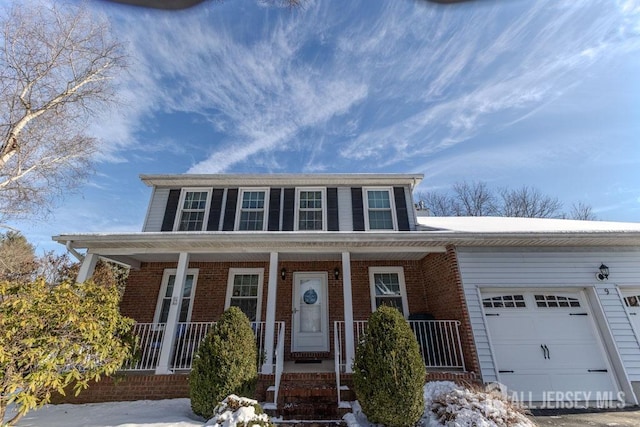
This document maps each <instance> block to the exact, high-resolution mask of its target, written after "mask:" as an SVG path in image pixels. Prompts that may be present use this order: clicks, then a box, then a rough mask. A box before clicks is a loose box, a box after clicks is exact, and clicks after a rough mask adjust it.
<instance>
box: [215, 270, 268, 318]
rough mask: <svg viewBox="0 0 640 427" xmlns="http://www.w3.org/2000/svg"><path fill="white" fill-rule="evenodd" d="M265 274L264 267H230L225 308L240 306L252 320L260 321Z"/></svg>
mask: <svg viewBox="0 0 640 427" xmlns="http://www.w3.org/2000/svg"><path fill="white" fill-rule="evenodd" d="M263 275H264V270H263V269H262V268H242V269H239V268H231V269H229V282H228V284H227V301H226V304H225V309H227V308H229V307H238V308H240V310H242V312H243V313H244V314H246V315H247V317H248V318H249V320H250V321H252V322H259V321H260V302H261V301H262V279H263Z"/></svg>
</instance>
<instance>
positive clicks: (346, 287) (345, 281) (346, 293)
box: [342, 252, 356, 373]
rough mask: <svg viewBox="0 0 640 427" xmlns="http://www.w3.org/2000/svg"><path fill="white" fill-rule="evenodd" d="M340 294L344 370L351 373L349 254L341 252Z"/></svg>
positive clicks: (353, 347) (351, 297)
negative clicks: (342, 305) (342, 310)
mask: <svg viewBox="0 0 640 427" xmlns="http://www.w3.org/2000/svg"><path fill="white" fill-rule="evenodd" d="M342 295H343V298H344V344H345V345H344V355H345V360H346V366H345V372H346V373H351V372H352V369H351V364H352V362H353V359H354V358H355V356H356V351H355V339H354V337H353V296H352V294H351V254H350V253H349V252H343V253H342Z"/></svg>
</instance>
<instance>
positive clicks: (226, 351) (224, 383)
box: [189, 307, 258, 419]
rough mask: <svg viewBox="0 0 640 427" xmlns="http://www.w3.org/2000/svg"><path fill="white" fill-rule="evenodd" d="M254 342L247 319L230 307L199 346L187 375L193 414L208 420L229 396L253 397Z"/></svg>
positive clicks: (254, 374) (236, 309)
mask: <svg viewBox="0 0 640 427" xmlns="http://www.w3.org/2000/svg"><path fill="white" fill-rule="evenodd" d="M256 361H257V350H256V340H255V336H254V333H253V329H251V324H250V323H249V319H248V318H247V316H246V315H245V314H244V313H243V312H242V311H241V310H240V309H239V308H237V307H230V308H229V309H228V310H227V311H225V312H224V313H223V314H222V316H221V317H220V319H219V320H218V321H217V322H216V323H215V324H214V325H213V326H212V328H211V330H210V331H209V333H208V334H207V336H206V337H205V339H204V340H203V342H202V343H201V344H200V347H199V348H198V351H197V353H196V356H195V358H194V360H193V366H192V370H191V374H190V376H189V395H190V398H191V409H192V410H193V412H194V413H196V414H198V415H200V416H203V417H205V418H207V419H208V418H210V417H211V416H212V415H213V414H214V410H215V407H216V405H217V404H218V402H221V401H222V400H223V399H224V398H225V397H227V396H228V395H231V394H235V395H238V396H244V397H253V396H254V394H255V388H256V383H257V380H258V367H257V364H256Z"/></svg>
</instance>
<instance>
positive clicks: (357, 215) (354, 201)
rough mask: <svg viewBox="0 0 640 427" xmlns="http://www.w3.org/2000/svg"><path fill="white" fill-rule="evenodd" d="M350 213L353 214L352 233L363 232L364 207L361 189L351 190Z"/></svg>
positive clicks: (354, 188)
mask: <svg viewBox="0 0 640 427" xmlns="http://www.w3.org/2000/svg"><path fill="white" fill-rule="evenodd" d="M351 211H352V213H353V231H364V206H363V204H362V188H360V187H352V188H351Z"/></svg>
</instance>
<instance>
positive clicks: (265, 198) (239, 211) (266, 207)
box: [234, 187, 271, 232]
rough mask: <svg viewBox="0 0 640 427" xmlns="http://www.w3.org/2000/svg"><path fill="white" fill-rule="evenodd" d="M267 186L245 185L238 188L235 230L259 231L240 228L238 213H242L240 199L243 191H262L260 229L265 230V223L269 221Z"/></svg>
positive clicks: (268, 192)
mask: <svg viewBox="0 0 640 427" xmlns="http://www.w3.org/2000/svg"><path fill="white" fill-rule="evenodd" d="M269 190H270V189H269V188H268V187H255V188H250V187H245V188H240V189H239V190H238V201H237V202H236V221H235V227H234V230H235V231H249V232H251V231H260V230H240V214H241V213H242V199H243V197H244V193H246V192H252V191H263V192H264V215H263V216H262V231H266V230H267V225H268V223H269V194H270V193H271V192H270V191H269Z"/></svg>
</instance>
